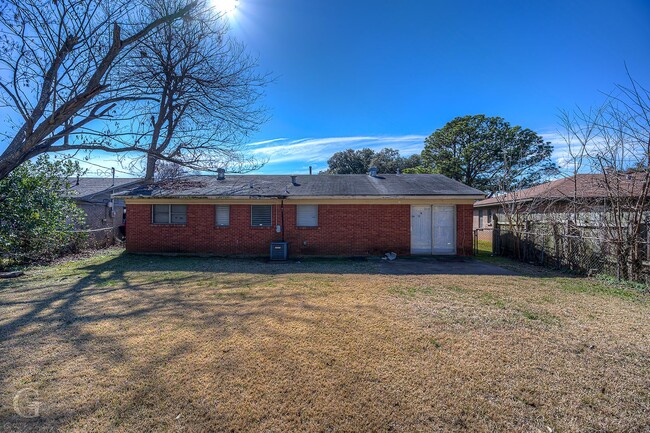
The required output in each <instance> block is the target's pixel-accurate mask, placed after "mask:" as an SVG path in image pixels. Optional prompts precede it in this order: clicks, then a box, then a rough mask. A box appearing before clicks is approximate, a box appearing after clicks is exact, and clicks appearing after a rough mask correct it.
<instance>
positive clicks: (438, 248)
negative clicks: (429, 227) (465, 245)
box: [431, 206, 456, 254]
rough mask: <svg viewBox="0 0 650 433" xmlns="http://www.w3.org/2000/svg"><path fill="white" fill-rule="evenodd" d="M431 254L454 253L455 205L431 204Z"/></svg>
mask: <svg viewBox="0 0 650 433" xmlns="http://www.w3.org/2000/svg"><path fill="white" fill-rule="evenodd" d="M431 209H432V219H433V249H432V250H433V251H432V252H433V254H456V207H455V206H431Z"/></svg>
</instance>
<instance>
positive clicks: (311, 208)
mask: <svg viewBox="0 0 650 433" xmlns="http://www.w3.org/2000/svg"><path fill="white" fill-rule="evenodd" d="M296 225H297V226H298V227H318V205H316V204H299V205H298V206H296Z"/></svg>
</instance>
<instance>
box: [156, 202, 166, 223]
mask: <svg viewBox="0 0 650 433" xmlns="http://www.w3.org/2000/svg"><path fill="white" fill-rule="evenodd" d="M153 222H154V224H169V205H168V204H155V205H153Z"/></svg>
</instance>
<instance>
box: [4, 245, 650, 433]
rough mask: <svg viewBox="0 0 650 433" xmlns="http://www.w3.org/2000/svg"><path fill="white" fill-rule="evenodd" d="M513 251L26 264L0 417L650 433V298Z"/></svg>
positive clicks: (152, 426)
mask: <svg viewBox="0 0 650 433" xmlns="http://www.w3.org/2000/svg"><path fill="white" fill-rule="evenodd" d="M516 267H517V269H519V270H520V271H521V272H523V273H524V275H522V276H476V275H466V276H460V275H420V276H412V275H384V274H380V273H379V272H378V269H379V263H378V262H376V261H368V262H358V261H345V260H334V261H322V260H321V261H317V260H314V261H304V262H302V263H300V262H290V263H274V264H271V263H265V262H263V261H246V260H220V259H214V258H174V257H150V256H132V255H127V254H123V253H121V252H120V251H117V250H109V251H107V252H104V253H102V254H100V255H97V256H94V257H90V258H85V259H82V260H76V261H70V262H65V263H60V264H56V265H53V266H49V267H40V268H34V269H31V270H29V271H28V272H27V275H26V276H25V277H23V278H20V279H15V280H3V281H0V337H1V339H0V346H1V347H0V353H1V357H0V375H1V376H0V398H1V401H2V404H1V405H0V431H2V432H29V431H60V432H91V431H93V432H94V431H97V432H105V431H117V432H147V431H174V432H208V431H235V432H288V431H301V432H302V431H305V432H365V431H376V432H387V431H395V432H398V431H403V432H441V431H450V432H461V431H471V432H496V431H507V432H546V433H548V432H642V431H643V432H647V431H648V429H649V426H650V391H649V390H650V337H649V336H650V320H649V318H650V304H649V302H648V297H647V295H643V294H641V293H640V292H635V291H632V290H628V289H624V288H616V287H610V286H605V285H603V284H602V283H599V282H595V281H593V280H588V279H578V278H568V277H562V276H558V274H551V273H546V272H540V271H539V270H538V269H534V268H528V267H526V266H525V265H520V264H517V266H516ZM25 390H26V391H25ZM35 400H37V401H38V402H40V406H39V411H40V412H39V416H38V417H36V418H22V417H20V416H19V415H18V414H17V413H16V411H15V406H18V410H19V411H20V412H22V413H23V414H26V413H27V414H31V412H29V410H26V409H24V407H25V405H27V404H28V403H29V401H35ZM21 405H22V406H21Z"/></svg>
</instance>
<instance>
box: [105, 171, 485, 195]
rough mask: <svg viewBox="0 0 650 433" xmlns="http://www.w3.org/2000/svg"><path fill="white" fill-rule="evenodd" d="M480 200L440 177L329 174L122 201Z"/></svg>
mask: <svg viewBox="0 0 650 433" xmlns="http://www.w3.org/2000/svg"><path fill="white" fill-rule="evenodd" d="M449 195H454V196H458V195H463V196H479V197H484V194H483V192H481V191H479V190H477V189H474V188H471V187H469V186H467V185H464V184H462V183H460V182H457V181H455V180H452V179H449V178H447V177H445V176H443V175H440V174H401V175H396V174H380V175H378V176H377V177H372V176H368V175H365V174H328V175H323V174H321V175H313V176H309V175H302V176H297V182H296V185H293V184H292V183H291V177H290V176H289V175H226V178H225V179H224V180H218V179H217V177H216V176H187V177H183V178H180V179H177V180H174V181H166V182H158V183H155V184H149V185H141V186H138V187H136V188H132V189H130V190H129V191H126V192H124V193H120V194H116V196H119V197H151V198H157V197H172V198H173V197H177V198H178V197H195V198H199V197H240V198H243V197H297V198H299V197H355V196H366V197H372V196H375V197H391V196H395V197H401V196H449Z"/></svg>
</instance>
